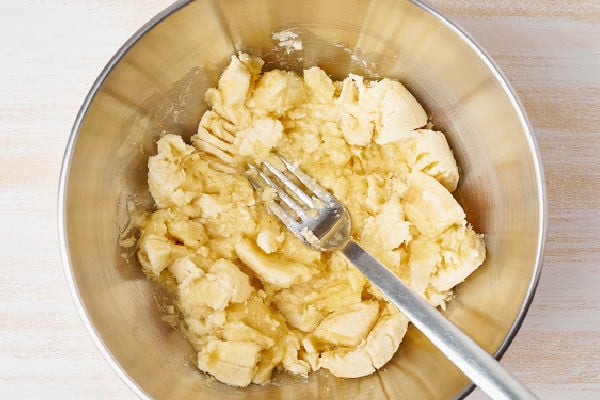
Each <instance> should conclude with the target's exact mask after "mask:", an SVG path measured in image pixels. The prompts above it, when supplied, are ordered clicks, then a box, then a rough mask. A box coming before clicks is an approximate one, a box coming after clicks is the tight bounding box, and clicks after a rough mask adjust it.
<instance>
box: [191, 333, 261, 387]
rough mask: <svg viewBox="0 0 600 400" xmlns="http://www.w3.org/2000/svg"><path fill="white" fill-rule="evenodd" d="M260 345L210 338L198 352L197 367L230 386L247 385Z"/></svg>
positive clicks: (256, 360) (254, 370) (249, 381)
mask: <svg viewBox="0 0 600 400" xmlns="http://www.w3.org/2000/svg"><path fill="white" fill-rule="evenodd" d="M260 350H261V349H260V347H259V346H258V345H256V344H254V343H244V342H241V343H240V342H225V341H221V340H211V341H209V342H208V343H207V344H206V346H205V347H204V348H203V349H202V350H201V351H200V352H199V353H198V368H199V369H200V370H201V371H204V372H207V373H209V374H211V375H212V376H214V377H215V378H217V379H218V380H220V381H221V382H224V383H227V384H228V385H232V386H240V387H244V386H248V385H249V384H250V383H251V382H252V378H253V377H254V374H255V373H256V369H257V367H256V364H257V362H258V359H259V355H260Z"/></svg>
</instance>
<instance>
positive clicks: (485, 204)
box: [59, 0, 546, 399]
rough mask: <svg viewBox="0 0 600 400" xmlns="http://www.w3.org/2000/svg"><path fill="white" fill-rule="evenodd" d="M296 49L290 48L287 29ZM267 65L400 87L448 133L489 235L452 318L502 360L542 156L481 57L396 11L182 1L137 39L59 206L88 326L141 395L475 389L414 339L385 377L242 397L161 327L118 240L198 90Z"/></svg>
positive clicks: (464, 192) (445, 32)
mask: <svg viewBox="0 0 600 400" xmlns="http://www.w3.org/2000/svg"><path fill="white" fill-rule="evenodd" d="M282 30H290V31H293V32H295V33H296V34H298V39H299V40H301V41H302V48H301V49H292V50H293V51H290V49H289V48H286V47H285V46H280V45H279V44H280V43H281V42H280V41H278V40H274V39H273V38H272V34H273V33H274V32H277V31H282ZM238 51H246V52H250V53H252V54H255V55H258V56H261V57H262V58H264V59H265V60H266V62H267V63H266V69H270V68H275V67H277V68H283V69H293V70H297V71H300V70H302V69H303V68H306V67H310V66H312V65H319V66H320V67H321V68H323V69H324V70H325V71H326V72H327V73H329V74H330V75H331V76H332V77H334V78H337V79H339V78H342V77H344V76H345V75H347V74H348V73H350V72H352V73H359V74H362V75H366V76H369V77H372V78H375V77H391V78H396V79H399V80H400V81H402V82H403V83H404V84H405V85H406V86H407V87H408V88H409V89H410V90H411V92H412V93H414V94H415V95H416V97H417V99H418V100H419V101H420V102H421V103H422V104H423V105H424V106H425V108H426V110H427V111H428V113H429V114H430V117H431V118H432V120H433V122H434V124H435V125H436V126H437V127H439V128H441V129H442V130H444V132H446V134H447V137H448V139H449V142H450V144H451V146H452V147H453V149H454V152H455V156H456V158H457V160H458V163H459V167H460V169H461V183H460V185H459V188H458V190H457V191H456V192H455V195H456V197H457V198H458V200H459V202H460V203H461V204H462V205H463V207H464V208H465V211H466V214H467V219H468V220H469V221H470V222H472V223H473V225H474V228H475V229H476V230H477V231H478V232H483V233H485V235H486V244H487V247H488V259H487V261H486V263H485V264H484V266H483V267H482V268H481V269H480V270H478V271H477V272H476V273H475V274H473V275H472V276H471V277H470V278H469V280H468V281H467V282H465V283H464V284H463V285H461V286H460V287H459V289H458V290H457V291H456V298H455V300H454V301H452V302H451V303H450V305H449V307H448V310H447V311H446V315H447V316H448V317H449V318H450V319H451V320H452V321H454V322H455V323H456V324H457V325H458V326H459V327H460V328H461V329H463V330H464V331H465V332H466V333H467V334H469V335H470V336H472V337H473V338H474V339H475V341H476V342H477V343H478V344H480V345H481V346H482V347H484V348H485V349H487V350H488V351H490V352H491V353H496V355H498V356H499V355H501V354H502V352H503V351H504V350H505V349H506V347H507V346H508V344H509V342H510V340H511V339H512V337H513V336H514V335H515V333H516V330H517V329H518V327H519V325H520V323H521V320H522V319H523V317H524V315H525V312H526V310H527V307H528V305H529V303H530V302H531V299H532V297H533V292H534V290H535V286H536V283H537V279H538V275H539V270H540V262H541V253H542V247H543V239H544V232H545V212H546V210H545V192H544V188H543V180H542V173H541V167H540V163H539V158H538V154H537V149H536V145H535V141H534V138H533V135H532V133H531V131H530V129H529V127H528V125H527V122H526V120H525V117H524V114H523V112H522V110H521V108H520V105H519V103H518V101H517V100H516V98H515V96H514V94H513V93H512V92H511V90H510V88H509V87H508V85H507V83H506V82H505V81H504V79H503V78H502V76H501V75H500V74H499V73H498V71H497V69H496V68H495V67H494V66H493V64H492V63H491V62H490V61H489V60H488V59H487V58H486V56H485V55H484V54H483V53H482V51H481V50H480V49H479V48H477V47H476V45H474V44H473V43H472V42H471V41H470V40H469V39H468V38H467V37H466V36H465V35H464V34H463V33H462V32H460V31H459V30H458V29H457V28H456V27H454V26H453V25H451V24H450V23H449V22H448V21H447V20H445V19H444V18H443V17H441V16H440V15H439V14H437V13H436V12H434V11H432V10H431V9H429V8H428V7H427V6H424V5H422V4H420V3H418V2H410V1H402V0H373V1H366V0H365V1H360V0H359V1H352V2H342V1H331V2H319V1H317V0H306V1H296V2H279V1H272V0H260V1H253V2H242V1H237V0H227V1H216V0H214V1H209V0H204V1H203V0H198V1H194V2H180V3H176V4H175V5H173V6H171V7H170V8H169V9H167V10H165V11H164V12H163V13H161V14H160V15H158V16H157V17H156V18H155V19H154V20H152V21H151V22H150V23H149V24H147V25H146V26H144V27H143V28H142V29H141V30H140V31H138V32H137V33H136V34H135V35H134V37H133V38H132V39H130V40H129V41H128V42H127V43H126V44H125V45H124V46H123V48H121V49H120V50H119V52H118V53H117V55H116V56H115V57H114V58H113V59H112V60H111V61H110V62H109V64H108V65H107V67H106V68H105V70H104V71H103V72H102V74H101V76H100V78H99V79H98V81H97V82H96V83H95V84H94V86H93V88H92V90H91V91H90V94H89V95H88V97H87V99H86V101H85V103H84V105H83V107H82V109H81V111H80V114H79V115H78V118H77V120H76V122H75V125H74V127H73V132H72V135H71V139H70V141H69V144H68V147H67V150H66V154H65V160H64V164H63V170H62V175H61V187H60V198H59V209H60V215H59V224H60V234H61V242H62V251H63V256H64V260H65V264H66V271H67V274H68V275H69V279H70V281H71V285H72V288H73V291H74V294H75V297H76V301H77V304H78V306H79V309H80V312H81V314H82V316H83V319H84V321H85V323H86V325H87V327H88V329H89V331H90V333H91V334H92V336H93V338H94V339H95V341H96V343H97V344H98V346H99V348H100V349H101V350H102V352H103V353H104V354H105V356H106V357H107V359H108V360H109V362H110V364H111V365H112V366H113V367H114V368H115V369H116V370H117V372H118V373H119V375H120V376H121V377H122V378H123V379H124V380H125V381H126V382H127V383H128V385H129V386H130V387H132V388H133V389H134V390H135V392H136V393H138V394H139V395H140V396H141V397H143V398H156V399H167V398H168V399H176V398H177V399H179V398H181V399H187V398H198V397H201V398H203V399H221V398H227V397H229V398H236V399H252V398H261V399H263V398H281V397H283V398H318V397H324V398H353V399H358V398H365V399H366V398H368V399H376V398H396V397H402V398H415V399H416V398H429V399H451V398H454V397H457V396H461V395H464V393H466V392H467V391H468V389H469V387H468V386H467V384H468V381H467V379H466V378H465V377H464V376H463V375H462V374H461V373H460V372H459V371H458V369H457V368H456V367H454V366H453V365H452V364H451V363H450V362H449V361H448V360H446V359H445V357H444V356H443V355H442V354H441V353H440V352H439V351H437V350H436V349H435V348H433V346H432V345H431V344H430V343H429V342H428V341H427V340H426V339H425V338H424V337H423V336H422V335H421V334H420V333H419V332H418V331H416V330H414V329H410V330H409V334H408V335H407V336H406V337H405V339H404V341H403V343H402V345H401V347H400V350H399V351H398V353H397V354H396V356H395V357H394V358H393V359H392V361H391V362H390V363H389V364H387V365H386V366H385V367H384V368H383V369H382V370H380V371H379V372H378V373H377V374H374V375H371V376H368V377H365V378H360V379H347V380H344V379H338V378H335V377H332V376H331V375H330V374H327V373H326V372H325V371H320V372H318V373H316V374H313V375H312V376H311V377H310V378H309V379H308V380H306V381H305V380H299V379H296V378H290V377H288V376H280V377H277V378H276V383H275V384H269V385H265V386H257V385H254V386H250V387H248V388H245V389H237V388H233V387H228V386H226V385H223V384H220V383H218V382H215V381H214V380H212V379H211V378H209V377H208V376H205V375H203V374H201V373H200V372H199V371H198V370H197V369H196V368H195V367H194V366H193V365H192V363H191V362H189V360H190V359H191V358H193V353H192V350H191V347H190V346H189V345H188V344H187V343H186V342H185V340H184V339H183V338H182V337H181V336H179V335H178V334H177V332H175V331H174V330H173V329H171V328H170V327H169V326H168V325H167V324H166V323H164V322H163V321H162V320H161V311H160V310H159V307H158V306H157V300H158V302H160V296H162V294H161V293H159V292H157V289H156V287H155V285H154V284H152V283H151V282H150V281H148V280H146V279H145V277H144V276H143V274H142V273H141V271H140V269H139V267H138V266H137V265H133V264H135V263H137V261H136V260H135V257H130V259H129V260H130V262H131V264H127V263H126V262H125V259H124V258H123V257H122V256H121V253H122V249H121V248H120V247H119V243H118V238H119V233H120V230H121V229H122V228H123V226H124V224H125V222H126V218H127V213H126V202H127V200H128V199H129V198H130V197H131V196H132V195H134V194H135V195H136V196H137V197H136V201H137V202H139V203H144V202H147V203H148V204H151V198H150V196H149V193H148V188H147V183H146V176H147V166H146V165H147V159H148V156H149V155H151V154H153V153H154V152H155V142H156V139H157V137H158V136H159V135H160V134H161V133H163V132H164V131H167V132H171V133H178V134H182V135H184V136H187V137H189V136H190V135H191V134H192V133H194V132H195V130H196V127H197V124H198V121H199V118H200V116H201V115H202V113H203V111H204V110H205V109H206V105H205V104H204V103H203V93H204V91H205V90H206V89H207V88H208V87H211V86H213V85H214V84H215V82H216V80H217V78H218V76H219V74H220V72H221V70H222V68H223V67H224V66H225V65H226V64H227V63H228V61H229V58H230V56H231V55H232V54H235V53H237V52H238Z"/></svg>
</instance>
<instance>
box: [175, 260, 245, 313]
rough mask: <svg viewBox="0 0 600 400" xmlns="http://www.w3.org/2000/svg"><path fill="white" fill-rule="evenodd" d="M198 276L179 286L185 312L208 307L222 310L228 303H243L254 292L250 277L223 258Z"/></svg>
mask: <svg viewBox="0 0 600 400" xmlns="http://www.w3.org/2000/svg"><path fill="white" fill-rule="evenodd" d="M195 273H196V274H197V276H198V277H196V278H195V279H187V280H184V281H183V282H182V283H181V284H180V285H179V286H178V288H179V298H180V299H181V302H182V307H183V308H184V309H187V310H192V309H195V308H197V307H202V306H208V307H210V308H212V309H214V310H223V309H224V308H225V307H227V305H229V303H243V302H244V301H246V300H247V299H248V298H249V297H250V294H251V293H252V286H251V285H250V279H249V278H248V275H246V274H245V273H243V272H242V271H240V270H239V268H238V267H237V266H236V265H235V264H233V263H232V262H231V261H228V260H225V259H220V260H218V261H217V262H215V263H214V265H213V266H212V267H211V268H210V270H209V271H208V272H207V273H203V272H201V271H200V270H197V271H196V272H195ZM179 274H181V272H179Z"/></svg>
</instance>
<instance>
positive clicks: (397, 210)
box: [361, 197, 411, 252]
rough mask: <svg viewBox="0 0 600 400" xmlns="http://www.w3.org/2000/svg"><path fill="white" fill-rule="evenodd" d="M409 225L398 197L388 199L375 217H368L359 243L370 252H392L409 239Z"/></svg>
mask: <svg viewBox="0 0 600 400" xmlns="http://www.w3.org/2000/svg"><path fill="white" fill-rule="evenodd" d="M409 226H410V223H409V222H408V221H406V220H405V218H404V210H403V209H402V205H401V204H400V200H399V198H398V197H394V198H392V199H390V201H388V202H387V203H385V204H384V205H383V206H382V207H381V212H380V213H379V214H377V215H376V216H372V217H368V218H367V219H366V221H365V226H364V228H363V231H362V233H361V243H362V244H364V245H365V247H366V248H367V249H369V250H371V251H374V252H379V251H381V250H394V249H396V248H398V247H399V246H400V245H401V244H402V243H404V242H407V241H409V240H410V239H411V234H410V231H409Z"/></svg>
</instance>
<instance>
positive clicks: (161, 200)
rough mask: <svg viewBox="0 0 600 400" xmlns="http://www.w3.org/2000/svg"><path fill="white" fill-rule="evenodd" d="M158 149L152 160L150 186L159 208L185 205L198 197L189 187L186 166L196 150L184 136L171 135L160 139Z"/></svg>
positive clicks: (149, 174) (149, 168) (150, 160)
mask: <svg viewBox="0 0 600 400" xmlns="http://www.w3.org/2000/svg"><path fill="white" fill-rule="evenodd" d="M157 147H158V152H157V154H156V155H154V156H151V157H150V158H149V160H148V186H149V187H150V193H151V194H152V198H154V201H155V202H156V205H157V206H159V207H161V208H162V207H172V206H183V205H185V204H187V203H189V202H190V201H191V200H193V199H194V198H195V197H196V193H195V191H194V190H188V189H187V188H186V187H185V184H186V181H187V179H188V177H187V175H186V173H185V170H184V168H183V166H182V164H183V162H184V160H185V158H186V157H187V156H188V155H190V154H192V153H193V152H194V147H193V146H190V145H188V144H186V143H185V142H184V141H183V139H182V138H181V136H178V135H172V134H168V135H165V136H163V137H162V138H160V139H159V140H158V142H157Z"/></svg>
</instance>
